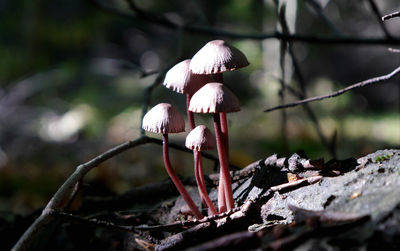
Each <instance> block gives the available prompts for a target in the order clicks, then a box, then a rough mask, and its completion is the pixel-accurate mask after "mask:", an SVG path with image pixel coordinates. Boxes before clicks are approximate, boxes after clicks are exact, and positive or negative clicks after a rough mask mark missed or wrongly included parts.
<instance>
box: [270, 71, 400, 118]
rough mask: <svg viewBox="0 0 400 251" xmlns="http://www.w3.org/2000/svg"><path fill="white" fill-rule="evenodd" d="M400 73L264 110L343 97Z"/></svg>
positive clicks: (396, 72)
mask: <svg viewBox="0 0 400 251" xmlns="http://www.w3.org/2000/svg"><path fill="white" fill-rule="evenodd" d="M399 72H400V67H397V68H396V69H395V70H394V71H392V72H391V73H389V74H386V75H383V76H379V77H375V78H371V79H368V80H364V81H362V82H358V83H356V84H353V85H350V86H348V87H346V88H343V89H340V90H339V91H336V92H334V93H331V94H328V95H323V96H317V97H312V98H307V99H303V100H300V101H296V102H293V103H289V104H285V105H278V106H275V107H272V108H268V109H266V110H264V112H271V111H275V110H279V109H283V108H288V107H295V106H298V105H302V104H306V103H310V102H314V101H318V100H323V99H327V98H333V97H336V96H339V95H342V94H343V93H345V92H348V91H350V90H353V89H356V88H360V87H364V86H367V85H371V84H376V83H380V82H384V81H387V80H389V79H391V78H393V77H394V76H396V75H397V74H398V73H399Z"/></svg>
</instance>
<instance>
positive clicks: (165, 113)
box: [142, 103, 203, 219]
mask: <svg viewBox="0 0 400 251" xmlns="http://www.w3.org/2000/svg"><path fill="white" fill-rule="evenodd" d="M142 127H143V129H144V130H146V131H150V132H154V133H161V134H162V135H163V159H164V165H165V169H166V170H167V173H168V175H169V177H170V178H171V179H172V182H173V183H174V184H175V186H176V188H177V189H178V191H179V193H180V194H181V195H182V197H183V199H184V200H185V201H186V203H187V205H188V206H189V208H190V210H192V213H193V214H194V216H195V217H196V218H197V219H202V218H203V215H202V214H201V213H200V211H199V209H198V208H197V207H196V205H195V204H194V202H193V200H192V198H191V197H190V195H189V193H188V192H187V190H186V189H185V187H184V186H183V184H182V182H181V181H180V180H179V178H178V176H177V175H176V173H175V171H174V169H172V166H171V162H170V160H169V153H168V133H180V132H184V131H185V121H184V120H183V118H182V116H181V115H180V114H179V112H178V110H176V108H175V107H173V106H172V105H170V104H167V103H161V104H158V105H156V106H154V107H153V108H152V109H151V110H149V111H148V112H147V113H146V115H145V116H144V117H143V124H142Z"/></svg>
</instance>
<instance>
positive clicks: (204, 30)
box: [96, 0, 400, 45]
mask: <svg viewBox="0 0 400 251" xmlns="http://www.w3.org/2000/svg"><path fill="white" fill-rule="evenodd" d="M126 1H129V2H132V3H133V1H132V0H126ZM96 4H97V5H98V6H99V7H100V8H102V9H103V10H105V11H108V12H111V13H112V14H117V15H120V16H123V17H127V18H130V19H133V18H139V19H140V20H143V21H147V22H149V23H152V24H156V25H160V26H163V27H165V28H169V29H174V30H175V29H178V28H180V29H182V31H184V32H187V33H191V34H197V35H199V34H202V35H211V36H218V37H220V38H231V39H253V40H264V39H281V40H291V41H295V42H302V43H319V44H345V45H354V44H364V45H381V44H385V45H399V44H400V39H399V38H393V39H388V38H386V37H385V38H365V37H364V38H360V37H352V36H342V37H336V36H322V35H321V36H313V35H304V34H283V33H281V32H278V31H275V32H271V33H236V32H230V31H226V30H223V29H216V28H213V27H210V26H204V25H190V24H177V23H174V22H172V21H170V20H169V19H166V18H164V17H163V16H162V15H153V14H151V13H148V12H145V11H143V10H141V9H139V8H138V7H137V6H136V5H134V6H135V7H132V6H131V7H130V8H131V10H132V11H133V12H134V13H136V16H135V15H130V14H127V13H126V12H125V11H122V10H117V9H115V8H111V7H109V6H104V5H102V4H101V3H96Z"/></svg>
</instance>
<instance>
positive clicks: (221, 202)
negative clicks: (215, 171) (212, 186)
mask: <svg viewBox="0 0 400 251" xmlns="http://www.w3.org/2000/svg"><path fill="white" fill-rule="evenodd" d="M219 184H220V185H219V186H218V210H219V213H224V212H226V200H225V189H224V186H223V185H222V175H220V176H219Z"/></svg>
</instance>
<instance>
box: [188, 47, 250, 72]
mask: <svg viewBox="0 0 400 251" xmlns="http://www.w3.org/2000/svg"><path fill="white" fill-rule="evenodd" d="M248 65H249V61H247V58H246V56H245V55H244V54H243V53H242V52H241V51H240V50H239V49H237V48H235V47H233V46H231V45H230V44H228V43H226V42H225V41H223V40H213V41H210V42H208V43H207V44H206V45H205V46H203V48H201V49H200V50H199V51H198V52H197V53H196V54H195V55H194V56H193V58H192V61H191V62H190V70H191V71H192V72H193V73H194V74H215V73H222V72H225V71H234V70H236V69H239V68H242V67H245V66H248Z"/></svg>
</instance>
